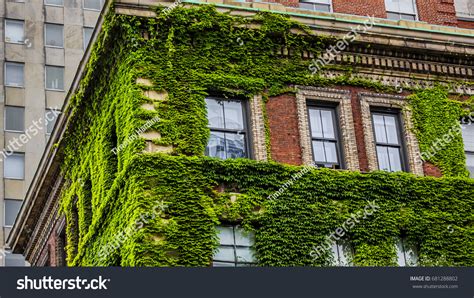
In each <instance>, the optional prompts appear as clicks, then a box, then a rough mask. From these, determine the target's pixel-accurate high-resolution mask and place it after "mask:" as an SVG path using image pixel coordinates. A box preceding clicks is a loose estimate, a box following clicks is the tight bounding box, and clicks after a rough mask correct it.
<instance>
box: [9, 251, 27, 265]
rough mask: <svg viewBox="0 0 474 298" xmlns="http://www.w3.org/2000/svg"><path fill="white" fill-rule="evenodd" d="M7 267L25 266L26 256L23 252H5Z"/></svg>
mask: <svg viewBox="0 0 474 298" xmlns="http://www.w3.org/2000/svg"><path fill="white" fill-rule="evenodd" d="M5 267H25V257H23V255H21V254H12V253H6V254H5Z"/></svg>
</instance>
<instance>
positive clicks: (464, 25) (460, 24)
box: [458, 20, 474, 29]
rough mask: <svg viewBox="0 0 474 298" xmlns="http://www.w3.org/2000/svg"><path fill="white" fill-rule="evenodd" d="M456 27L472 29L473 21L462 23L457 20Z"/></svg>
mask: <svg viewBox="0 0 474 298" xmlns="http://www.w3.org/2000/svg"><path fill="white" fill-rule="evenodd" d="M458 27H461V28H466V29H474V21H472V22H470V21H462V20H458Z"/></svg>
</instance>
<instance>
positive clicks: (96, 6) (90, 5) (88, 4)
mask: <svg viewBox="0 0 474 298" xmlns="http://www.w3.org/2000/svg"><path fill="white" fill-rule="evenodd" d="M102 1H103V0H84V8H85V9H92V10H101V8H102Z"/></svg>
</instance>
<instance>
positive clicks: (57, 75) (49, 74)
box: [46, 66, 64, 91]
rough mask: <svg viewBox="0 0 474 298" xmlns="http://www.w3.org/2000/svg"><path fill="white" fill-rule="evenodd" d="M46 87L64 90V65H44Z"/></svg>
mask: <svg viewBox="0 0 474 298" xmlns="http://www.w3.org/2000/svg"><path fill="white" fill-rule="evenodd" d="M46 89H49V90H60V91H63V90H64V67H59V66H46Z"/></svg>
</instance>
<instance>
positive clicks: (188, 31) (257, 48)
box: [58, 6, 474, 266]
mask: <svg viewBox="0 0 474 298" xmlns="http://www.w3.org/2000/svg"><path fill="white" fill-rule="evenodd" d="M112 11H113V9H112ZM157 13H158V16H157V17H156V18H140V17H132V16H124V15H115V14H113V13H110V14H109V15H107V16H106V20H105V23H104V25H103V28H102V32H101V34H100V36H99V38H98V40H97V42H96V44H95V45H94V49H93V52H92V55H91V59H90V60H89V63H88V65H87V67H86V70H85V72H84V76H83V78H82V82H81V85H80V89H79V90H78V91H77V92H76V94H75V95H74V97H73V99H72V101H71V104H70V105H69V106H68V109H67V111H66V113H70V114H71V117H70V119H71V120H70V123H68V125H69V127H70V129H69V130H68V131H67V133H66V134H65V136H64V138H63V139H62V141H61V143H60V144H59V146H58V150H59V151H60V155H61V156H62V157H63V167H62V171H63V173H64V174H65V176H66V179H67V183H66V184H65V186H64V189H63V191H62V197H61V206H62V212H63V213H64V214H65V215H66V218H67V242H68V245H67V253H68V264H69V265H71V266H90V265H100V266H112V265H121V266H209V265H210V263H211V260H212V255H213V252H214V251H215V249H216V248H217V245H218V243H217V236H216V230H215V226H216V225H218V224H220V223H222V222H231V223H238V224H241V225H243V226H244V227H245V228H246V229H249V230H254V231H255V232H256V242H255V251H256V256H257V258H258V260H259V263H260V264H261V265H268V266H300V265H314V266H323V265H327V264H328V263H329V262H330V258H331V257H330V255H329V253H328V252H327V253H326V255H324V257H322V258H321V259H318V260H316V261H315V260H313V259H312V258H311V256H310V252H311V250H312V249H313V246H317V245H318V244H320V243H321V241H323V240H324V238H325V236H326V235H328V234H329V233H331V232H332V231H334V229H335V228H337V227H338V226H340V225H341V223H342V222H344V220H345V219H346V218H347V217H348V216H350V214H352V213H354V212H357V211H360V210H361V208H364V206H365V205H366V204H367V200H371V201H373V200H376V201H377V202H378V203H379V204H380V207H381V208H380V211H378V212H377V213H375V214H374V215H373V216H372V217H370V218H367V219H366V220H364V221H361V222H360V223H359V224H358V225H357V226H355V227H354V228H353V229H351V230H350V232H349V233H348V235H347V237H348V238H349V239H350V241H351V242H352V243H353V245H354V247H355V250H356V255H355V257H354V260H353V261H354V262H355V264H357V265H367V266H369V265H380V266H387V265H393V264H395V251H394V243H395V238H396V237H398V236H400V235H401V234H405V235H406V236H407V238H408V239H409V241H411V242H412V243H416V244H417V245H418V249H419V252H420V256H421V257H422V262H423V264H427V265H469V266H472V264H474V254H473V251H474V250H473V243H474V241H473V240H474V239H473V237H474V233H473V227H472V220H473V218H472V208H473V203H474V200H473V197H472V192H473V180H470V179H467V178H463V177H456V178H449V177H446V178H442V179H434V178H430V177H426V178H425V177H415V176H413V175H411V174H407V173H397V174H393V173H392V174H390V173H384V172H373V173H369V174H361V173H358V172H348V171H333V170H326V169H322V170H314V171H311V172H309V173H307V174H305V175H304V176H303V177H302V178H300V179H298V180H297V181H296V182H295V183H294V184H293V185H292V186H291V187H290V188H288V189H287V190H286V191H285V192H284V193H283V194H282V195H281V196H279V197H278V198H276V199H274V200H269V199H268V198H267V197H268V196H269V195H271V194H272V193H274V192H275V191H277V190H278V189H279V188H280V186H281V184H282V183H284V182H285V181H286V180H288V179H290V178H291V177H292V175H294V174H295V173H297V172H298V171H300V170H301V168H300V167H293V166H285V165H280V164H277V163H273V162H256V161H252V160H225V161H223V160H216V159H210V158H207V157H204V156H203V152H204V149H205V146H206V144H207V141H208V138H209V135H210V133H209V129H208V127H207V115H206V108H205V101H204V99H205V97H206V96H209V95H216V94H217V95H219V96H223V97H238V98H252V97H253V96H255V95H258V94H260V95H262V98H263V99H264V100H263V101H262V103H261V104H262V106H263V107H265V102H266V101H267V100H269V98H270V97H271V96H275V95H279V94H282V93H288V92H294V85H307V86H332V85H334V86H335V85H351V86H360V87H366V88H371V89H373V90H377V91H385V92H389V91H393V89H392V88H388V87H386V86H384V85H382V84H381V83H380V82H376V81H369V80H364V79H360V78H358V77H357V73H355V72H354V71H353V70H352V69H347V73H346V74H345V75H344V76H340V77H337V78H334V79H328V78H324V77H322V76H319V75H311V73H310V72H309V70H308V64H309V61H308V60H306V59H303V55H302V52H303V51H308V50H309V51H311V52H312V53H313V54H315V55H317V54H318V53H320V52H321V51H322V50H323V49H324V48H325V47H326V46H327V45H328V43H330V42H333V41H334V39H333V38H330V37H325V36H311V35H310V34H307V33H308V30H307V28H306V27H305V26H303V25H300V24H298V23H296V22H294V21H290V20H289V19H288V18H285V17H283V16H280V15H274V14H270V13H260V14H257V15H256V16H255V17H253V18H243V17H238V16H232V15H229V14H223V13H219V12H217V10H216V9H215V8H213V7H212V6H199V7H193V8H182V7H177V8H175V9H173V10H172V11H170V12H169V13H168V14H167V15H164V14H160V10H159V9H158V10H157ZM257 26H258V27H257ZM295 30H296V31H297V32H299V33H300V34H295V33H292V32H295ZM282 48H286V49H291V51H290V55H288V56H280V55H279V54H278V53H279V50H280V49H282ZM138 78H146V79H148V80H150V81H151V82H152V86H141V85H138V84H137V79H138ZM144 91H150V92H157V93H161V94H167V98H166V99H165V100H155V101H154V100H151V99H150V98H147V97H145V96H144ZM426 92H428V91H422V92H420V93H418V94H417V95H416V96H414V97H413V98H412V109H413V112H414V118H415V121H416V128H417V131H418V135H419V137H420V136H421V135H422V134H424V133H425V131H426V130H428V132H427V134H428V135H429V136H427V137H426V138H425V139H424V138H423V137H422V136H421V142H420V143H421V144H422V146H425V147H424V148H426V146H427V144H429V143H430V142H431V141H432V140H433V139H434V138H435V137H436V136H437V135H435V134H434V133H432V132H430V131H429V128H427V123H426V122H424V121H425V120H423V119H424V118H423V117H428V116H429V117H433V118H434V116H432V115H431V114H430V113H429V112H430V111H433V108H432V107H430V106H428V105H427V104H426V98H427V97H429V95H424V94H427V93H426ZM432 92H441V91H436V90H435V91H432ZM439 98H444V94H443V95H442V96H439ZM270 100H271V99H270ZM438 100H439V103H440V104H437V105H436V106H437V107H438V108H439V109H444V108H446V109H448V112H447V113H446V115H448V116H449V122H448V121H445V122H444V125H443V123H441V121H439V120H438V119H432V121H436V123H437V124H436V127H437V129H440V130H445V129H446V128H447V127H449V126H450V125H451V124H452V123H451V122H452V121H454V119H455V116H454V115H457V114H456V113H457V112H458V110H457V109H455V108H451V106H449V105H447V104H446V105H445V106H444V105H443V104H442V102H443V100H441V99H438ZM144 104H148V105H153V106H154V108H155V109H154V110H151V111H150V110H149V109H143V108H142V107H141V106H142V105H144ZM263 110H264V111H265V109H263ZM437 113H438V114H436V115H443V116H444V114H442V111H439V112H437ZM264 114H265V115H264V117H267V116H266V113H265V112H264ZM426 115H428V116H426ZM156 116H158V117H159V118H160V121H159V122H157V123H155V124H153V126H152V127H151V128H150V129H151V130H156V131H159V132H160V135H161V138H159V139H156V140H154V143H155V144H156V145H157V146H172V148H173V152H172V153H171V154H170V155H166V154H162V153H153V154H149V153H143V150H144V148H145V142H144V140H143V139H142V138H131V137H132V136H136V135H137V133H136V131H137V130H138V129H140V127H142V126H143V125H144V124H145V123H146V121H148V120H150V119H153V118H154V117H156ZM265 119H266V120H265V122H266V129H265V130H266V140H267V142H266V144H267V151H268V152H270V142H269V131H268V130H269V128H268V120H267V118H265ZM430 134H431V135H430ZM124 144H127V145H126V146H124ZM118 146H123V148H122V149H121V150H119V151H118V152H117V155H115V154H114V153H113V152H112V150H113V149H114V148H117V147H118ZM450 148H451V149H452V150H453V153H452V154H450V155H440V156H439V157H438V159H437V160H435V161H434V162H435V163H437V164H438V165H439V166H440V167H441V168H442V169H443V171H445V173H447V174H446V176H455V175H454V174H455V173H460V172H462V171H463V169H462V167H461V161H460V157H455V158H454V154H455V152H458V153H460V152H461V150H462V143H459V142H455V143H454V144H453V145H452V147H450ZM461 153H462V152H461ZM461 155H463V154H461ZM451 157H453V158H454V159H453V161H450V160H449V159H450V158H451ZM464 170H465V169H464ZM449 173H452V174H453V175H449ZM458 176H462V175H458ZM222 189H224V191H221V190H222ZM231 193H238V195H236V197H237V199H236V200H235V202H233V203H232V200H231V199H230V198H231V197H232V196H233V195H231ZM158 202H162V203H164V204H166V205H167V207H166V210H164V211H163V212H161V213H159V214H151V215H150V210H153V209H154V206H155V205H156V204H157V203H158ZM448 226H449V227H451V228H452V229H448V228H447V227H448ZM139 227H140V228H139ZM124 231H133V233H130V234H129V235H127V236H126V237H122V238H120V240H119V241H117V238H118V237H119V236H120V235H122V233H123V232H124ZM111 245H112V246H116V247H114V249H111V250H108V251H107V252H106V253H104V247H109V248H110V247H111ZM440 260H442V261H440Z"/></svg>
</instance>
